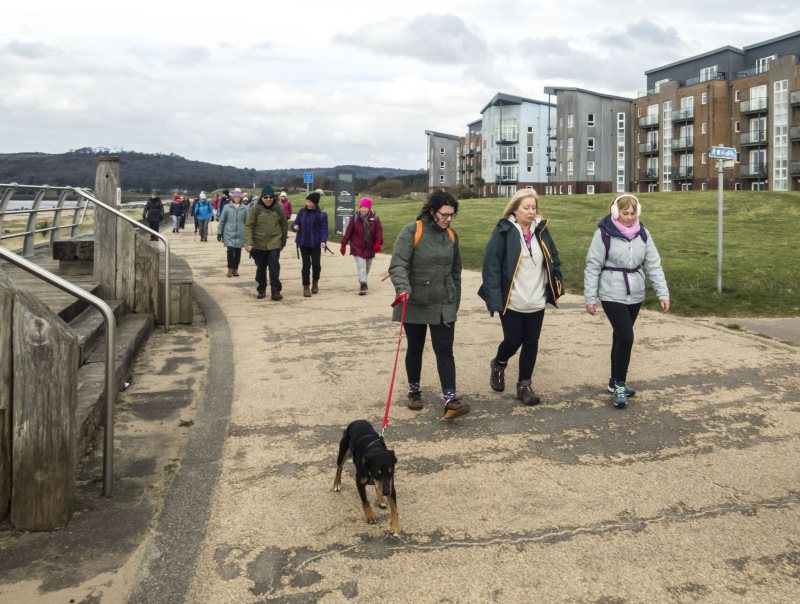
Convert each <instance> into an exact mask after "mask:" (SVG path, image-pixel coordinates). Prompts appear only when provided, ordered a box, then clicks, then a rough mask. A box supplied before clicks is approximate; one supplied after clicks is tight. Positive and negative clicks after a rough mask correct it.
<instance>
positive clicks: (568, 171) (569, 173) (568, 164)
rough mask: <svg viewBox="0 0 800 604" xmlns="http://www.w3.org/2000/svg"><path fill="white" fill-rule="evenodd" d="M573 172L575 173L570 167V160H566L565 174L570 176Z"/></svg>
mask: <svg viewBox="0 0 800 604" xmlns="http://www.w3.org/2000/svg"><path fill="white" fill-rule="evenodd" d="M574 173H575V171H574V170H573V168H572V162H571V161H568V162H567V176H572V175H573V174H574Z"/></svg>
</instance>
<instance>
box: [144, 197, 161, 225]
mask: <svg viewBox="0 0 800 604" xmlns="http://www.w3.org/2000/svg"><path fill="white" fill-rule="evenodd" d="M142 218H144V219H145V220H146V221H147V222H161V221H162V220H164V204H163V203H161V198H160V197H151V198H150V199H148V200H147V204H145V206H144V211H143V212H142Z"/></svg>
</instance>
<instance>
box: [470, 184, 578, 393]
mask: <svg viewBox="0 0 800 604" xmlns="http://www.w3.org/2000/svg"><path fill="white" fill-rule="evenodd" d="M547 222H548V221H547V220H544V219H543V218H542V217H541V216H540V215H539V197H538V195H537V194H536V191H534V190H533V189H523V190H521V191H519V192H518V193H517V194H516V195H514V196H513V197H512V198H511V201H509V202H508V205H507V206H506V209H505V210H504V211H503V217H502V218H501V219H500V222H498V223H497V226H496V227H495V229H494V232H493V233H492V236H491V238H490V239H489V243H488V244H487V245H486V252H485V254H484V256H483V284H482V285H481V288H480V290H478V295H479V296H480V297H481V298H483V299H484V300H485V301H486V308H487V309H488V310H489V312H490V313H491V314H492V316H494V313H495V312H497V313H499V314H500V323H501V324H502V326H503V341H502V342H501V343H500V345H499V346H498V348H497V355H496V356H495V358H494V359H492V361H491V363H490V366H491V374H490V376H489V385H490V386H491V387H492V390H495V391H496V392H503V391H504V390H505V387H506V386H505V370H506V367H507V366H508V361H509V359H510V358H511V357H512V356H514V355H515V354H516V353H517V351H518V350H520V348H521V349H522V350H521V352H520V355H519V380H518V381H517V398H518V399H519V400H521V401H522V402H523V403H525V404H526V405H537V404H539V400H540V399H539V397H538V396H536V395H535V394H534V393H533V386H532V385H531V378H532V377H533V368H534V365H535V364H536V356H537V354H538V351H539V335H540V333H541V330H542V322H543V321H544V309H545V305H547V304H552V305H553V306H556V303H557V301H558V298H559V297H560V296H561V294H562V292H563V289H564V286H563V284H562V279H561V262H560V261H559V259H558V251H556V246H555V243H553V239H552V237H551V236H550V231H549V230H548V228H547Z"/></svg>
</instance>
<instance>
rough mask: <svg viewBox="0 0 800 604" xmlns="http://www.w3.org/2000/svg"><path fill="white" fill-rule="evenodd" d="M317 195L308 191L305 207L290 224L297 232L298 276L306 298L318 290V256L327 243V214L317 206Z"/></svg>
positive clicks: (320, 268)
mask: <svg viewBox="0 0 800 604" xmlns="http://www.w3.org/2000/svg"><path fill="white" fill-rule="evenodd" d="M319 197H320V196H319V192H318V191H314V192H313V193H309V194H308V197H306V207H304V208H300V211H298V212H297V216H296V217H295V219H294V223H293V224H292V229H293V230H294V231H296V232H297V236H296V237H295V243H296V244H297V246H298V247H299V248H300V256H301V258H302V259H303V267H302V269H301V270H300V276H301V277H302V280H303V296H305V297H306V298H310V297H311V294H316V293H317V292H318V291H319V277H320V273H321V272H322V267H321V265H320V257H321V256H322V250H323V249H324V248H325V247H326V246H327V243H328V215H327V214H326V213H325V212H323V211H322V208H320V207H319ZM309 286H311V287H310V289H309Z"/></svg>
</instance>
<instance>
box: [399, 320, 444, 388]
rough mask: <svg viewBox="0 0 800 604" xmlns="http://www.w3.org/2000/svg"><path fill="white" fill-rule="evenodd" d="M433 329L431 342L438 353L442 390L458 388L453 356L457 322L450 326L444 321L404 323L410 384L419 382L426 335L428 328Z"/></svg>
mask: <svg viewBox="0 0 800 604" xmlns="http://www.w3.org/2000/svg"><path fill="white" fill-rule="evenodd" d="M429 327H430V329H431V344H432V345H433V353H434V354H435V355H436V368H437V370H438V372H439V381H440V382H441V384H442V390H448V389H451V390H455V388H456V361H455V359H454V358H453V338H454V334H455V330H456V324H455V323H451V324H450V326H449V327H448V326H447V325H445V324H444V323H440V324H439V325H426V324H424V323H422V324H418V323H404V324H403V328H404V329H405V332H406V341H407V342H408V348H407V349H406V374H407V375H408V382H409V383H410V384H413V383H419V381H420V374H421V373H422V351H423V350H424V349H425V336H426V333H427V329H428V328H429Z"/></svg>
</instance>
